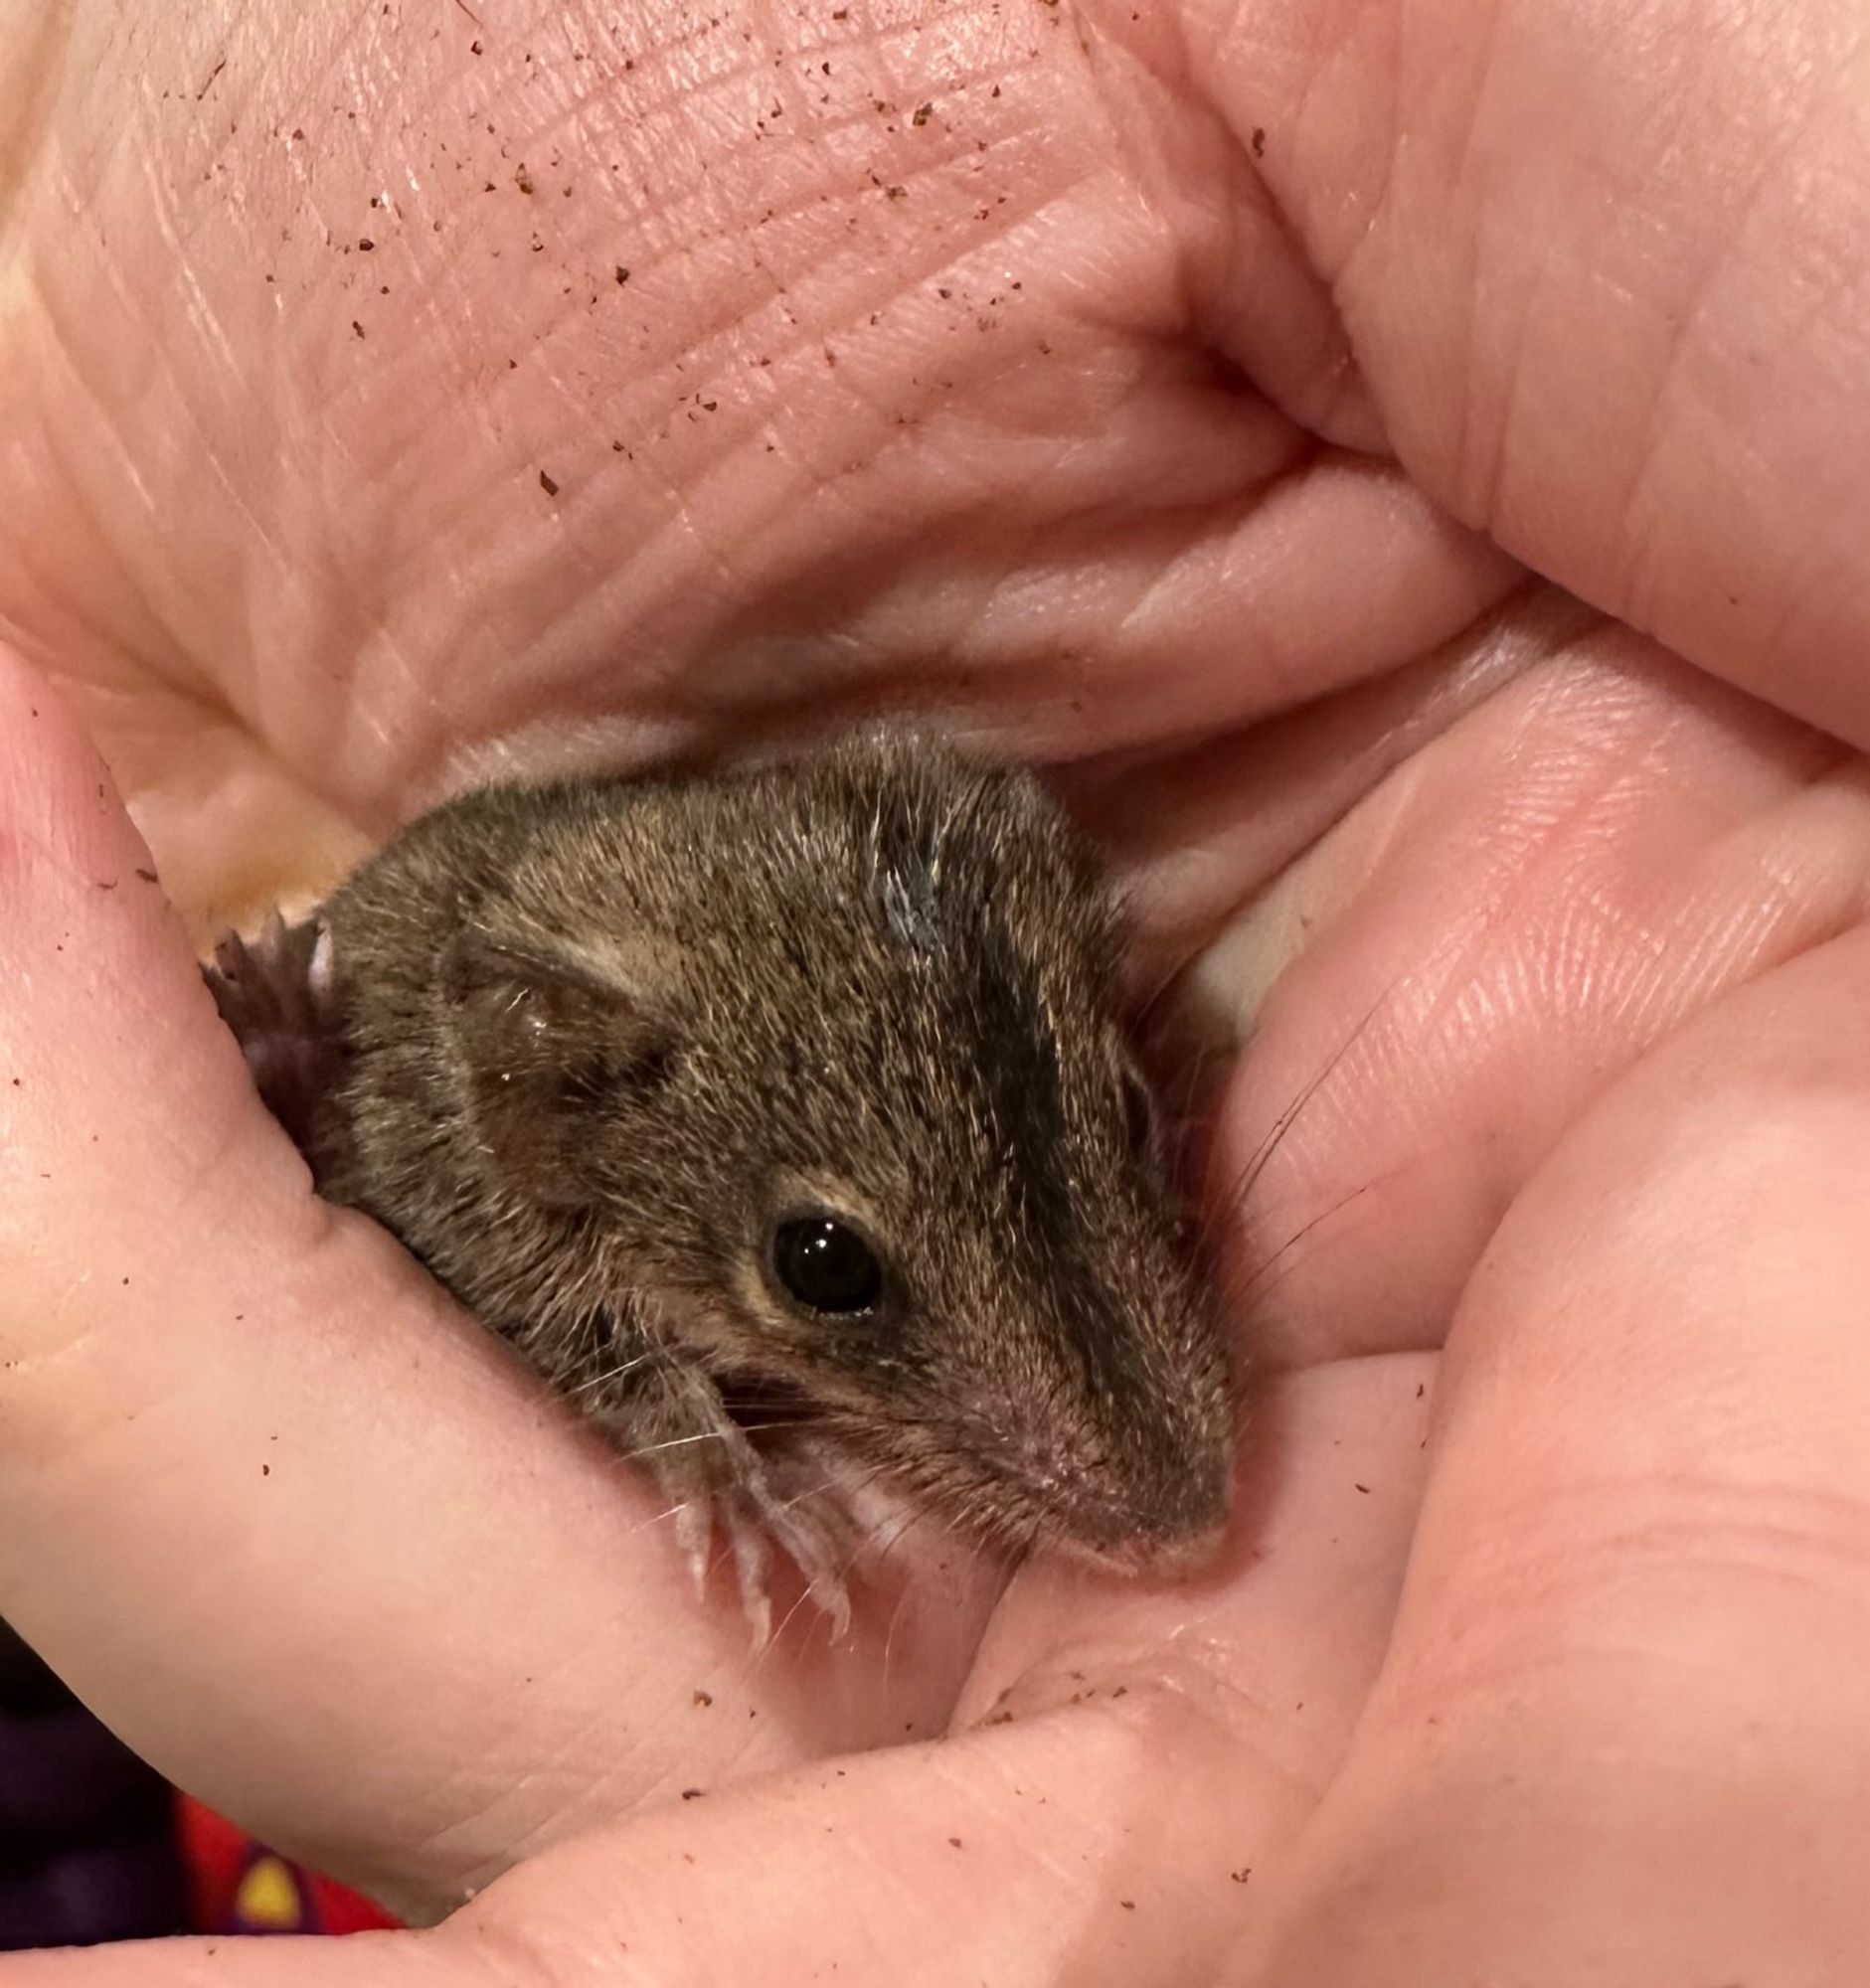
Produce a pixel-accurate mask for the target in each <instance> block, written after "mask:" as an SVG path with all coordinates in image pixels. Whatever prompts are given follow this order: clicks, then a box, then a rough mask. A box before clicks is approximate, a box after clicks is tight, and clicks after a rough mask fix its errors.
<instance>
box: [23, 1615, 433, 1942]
mask: <svg viewBox="0 0 1870 1988" xmlns="http://www.w3.org/2000/svg"><path fill="white" fill-rule="evenodd" d="M393 1924H395V1921H394V1920H393V1919H391V1918H388V1917H387V1916H386V1915H385V1914H384V1913H383V1912H381V1911H379V1910H378V1908H377V1907H376V1906H375V1905H371V1904H370V1903H369V1902H368V1901H367V1900H365V1899H360V1898H359V1897H358V1896H357V1895H356V1894H355V1893H354V1892H348V1891H346V1890H345V1889H344V1888H343V1887H342V1886H341V1885H335V1884H333V1883H332V1882H331V1880H330V1879H328V1878H321V1877H319V1876H318V1875H317V1874H316V1873H314V1872H310V1871H307V1870H305V1869H304V1868H303V1867H302V1866H300V1865H297V1864H293V1863H291V1862H289V1861H288V1860H287V1859H285V1858H283V1857H277V1856H275V1855H274V1854H273V1853H272V1852H271V1851H269V1850H266V1849H265V1848H264V1847H263V1846H261V1845H260V1844H257V1843H255V1842H254V1840H253V1839H252V1838H251V1837H249V1836H245V1835H243V1834H242V1832H241V1831H240V1830H238V1829H236V1828H235V1827H234V1825H233V1824H232V1823H230V1822H226V1821H224V1820H223V1819H222V1818H221V1817H220V1816H218V1815H216V1814H214V1813H213V1812H212V1811H211V1810H209V1809H205V1808H203V1807H202V1805H201V1804H200V1803H199V1802H195V1801H191V1800H189V1799H188V1797H187V1796H185V1795H181V1796H178V1795H177V1794H176V1793H175V1792H174V1790H173V1789H171V1788H170V1787H169V1786H168V1785H167V1783H166V1782H164V1780H163V1779H162V1777H161V1776H160V1775H159V1774H158V1773H156V1772H155V1770H154V1769H153V1768H151V1767H149V1766H146V1765H145V1764H144V1763H143V1762H142V1761H141V1760H139V1759H138V1758H137V1757H136V1755H135V1754H134V1753H132V1752H131V1751H130V1749H129V1748H128V1747H127V1746H125V1745H124V1744H123V1742H122V1741H121V1740H118V1739H117V1738H116V1737H115V1735H114V1734H112V1733H111V1732H110V1731H109V1729H108V1728H107V1727H104V1726H102V1725H100V1724H99V1723H98V1722H97V1721H96V1720H95V1719H93V1718H92V1717H91V1715H90V1714H89V1713H88V1712H87V1711H85V1708H84V1706H83V1705H81V1704H80V1703H79V1701H78V1700H77V1699H76V1698H74V1697H73V1696H72V1694H71V1692H70V1691H68V1690H67V1689H66V1687H65V1686H64V1685H63V1684H62V1683H61V1682H60V1681H59V1679H58V1678H57V1677H56V1676H55V1675H54V1674H53V1673H52V1672H51V1671H50V1670H48V1669H47V1667H46V1666H45V1664H44V1663H42V1662H41V1661H40V1659H39V1658H38V1657H37V1656H35V1655H34V1654H33V1652H32V1651H31V1650H30V1649H28V1648H27V1646H26V1645H25V1644H24V1643H23V1642H21V1641H20V1639H19V1638H18V1636H16V1635H15V1634H14V1633H13V1632H12V1630H10V1629H9V1628H7V1626H6V1624H5V1623H3V1622H0V1949H8V1950H18V1949H20V1948H23V1947H35V1946H95V1945H99V1944H101V1943H102V1942H104V1941H106V1940H116V1939H149V1938H154V1937H157V1936H159V1935H162V1934H165V1933H179V1932H213V1933H280V1932H297V1933H347V1932H365V1931H370V1930H374V1929H376V1928H378V1927H382V1926H389V1925H393Z"/></svg>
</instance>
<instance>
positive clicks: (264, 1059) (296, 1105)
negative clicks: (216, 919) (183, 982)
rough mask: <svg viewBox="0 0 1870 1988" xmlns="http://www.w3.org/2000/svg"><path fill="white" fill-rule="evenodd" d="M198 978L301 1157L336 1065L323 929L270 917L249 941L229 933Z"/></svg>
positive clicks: (316, 923) (318, 922)
mask: <svg viewBox="0 0 1870 1988" xmlns="http://www.w3.org/2000/svg"><path fill="white" fill-rule="evenodd" d="M202 978H203V979H204V980H206V981H207V983H208V989H209V992H210V993H212V994H213V995H214V997H215V1006H216V1007H217V1008H218V1009H220V1011H221V1019H222V1020H223V1021H224V1022H225V1023H226V1024H227V1025H228V1027H229V1028H230V1029H232V1030H233V1031H234V1034H235V1036H236V1037H237V1038H238V1039H239V1041H240V1045H241V1050H242V1053H243V1054H244V1055H245V1056H246V1058H247V1067H248V1069H249V1070H250V1071H251V1072H252V1073H253V1077H254V1083H255V1087H256V1088H257V1090H258V1091H259V1094H260V1096H261V1098H262V1099H264V1101H265V1104H266V1108H267V1109H268V1110H269V1111H270V1112H271V1113H272V1115H273V1116H274V1117H275V1118H276V1119H278V1121H279V1122H280V1124H281V1125H283V1126H284V1127H285V1129H286V1130H287V1131H288V1132H289V1133H290V1134H291V1135H292V1139H293V1142H294V1143H295V1144H296V1145H297V1146H298V1147H299V1149H300V1150H301V1151H305V1152H308V1151H309V1150H310V1148H311V1142H312V1136H313V1131H314V1127H315V1124H316V1114H317V1110H318V1107H319V1105H320V1103H321V1102H322V1101H323V1100H324V1098H326V1097H327V1096H328V1095H329V1094H330V1091H331V1087H332V1084H333V1083H334V1081H335V1080H336V1077H337V1075H338V1066H339V1064H340V1062H341V1051H340V1048H339V1043H338V1037H337V1031H336V1028H335V1026H334V1023H333V1017H332V956H331V932H330V928H329V927H328V926H327V925H326V924H325V922H324V921H323V919H322V918H317V917H311V918H307V919H304V920H303V921H302V922H300V923H298V924H292V925H289V924H287V923H286V922H285V920H284V919H283V918H282V917H281V916H280V915H279V913H278V912H277V911H274V912H272V914H271V915H270V916H269V917H268V918H267V919H266V922H265V924H264V926H263V927H262V928H261V930H260V932H259V934H258V936H257V937H255V938H252V939H246V938H243V937H242V936H241V935H240V933H239V932H229V933H228V934H227V936H226V937H225V938H223V939H222V940H221V942H220V943H219V944H218V945H217V946H216V947H215V956H214V963H213V964H212V965H210V966H204V967H203V968H202Z"/></svg>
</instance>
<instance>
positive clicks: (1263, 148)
mask: <svg viewBox="0 0 1870 1988" xmlns="http://www.w3.org/2000/svg"><path fill="white" fill-rule="evenodd" d="M1253 148H1254V157H1255V158H1256V159H1264V158H1265V157H1266V155H1267V127H1266V126H1265V125H1264V124H1256V125H1255V126H1254V135H1253Z"/></svg>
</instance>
